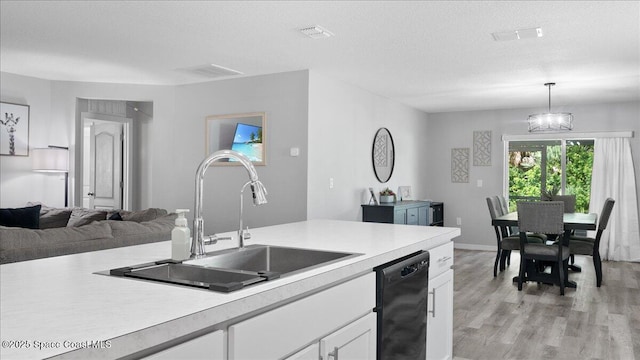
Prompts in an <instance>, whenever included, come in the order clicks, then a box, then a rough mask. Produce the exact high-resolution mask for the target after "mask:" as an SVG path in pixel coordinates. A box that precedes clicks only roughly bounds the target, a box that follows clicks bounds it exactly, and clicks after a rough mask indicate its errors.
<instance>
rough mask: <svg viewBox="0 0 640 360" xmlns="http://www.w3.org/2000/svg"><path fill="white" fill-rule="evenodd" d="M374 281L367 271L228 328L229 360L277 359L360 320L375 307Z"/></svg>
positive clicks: (374, 277)
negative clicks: (355, 320)
mask: <svg viewBox="0 0 640 360" xmlns="http://www.w3.org/2000/svg"><path fill="white" fill-rule="evenodd" d="M375 281H376V275H375V273H374V272H373V271H372V272H368V273H366V274H365V275H362V276H360V277H357V278H355V279H352V280H349V281H347V282H344V283H341V284H338V285H336V286H333V287H331V288H328V289H326V290H323V291H320V292H319V293H315V294H312V295H309V296H306V297H304V298H302V299H300V300H296V301H294V302H292V303H289V304H286V305H283V306H281V307H278V308H275V309H273V310H270V311H268V312H266V313H263V314H260V315H257V316H254V317H252V318H249V319H247V320H244V321H241V322H239V323H236V324H233V325H231V326H229V329H228V345H229V347H228V353H227V355H228V357H229V360H248V359H251V360H258V359H260V360H262V359H265V360H272V359H280V358H282V357H284V356H288V355H289V354H292V353H295V351H296V350H298V349H300V348H301V347H303V346H305V345H306V344H312V343H315V342H317V341H318V340H319V339H321V338H322V337H323V336H325V335H326V334H331V333H332V332H333V331H335V330H336V329H341V328H343V327H344V326H345V324H350V323H351V322H352V321H353V320H354V319H360V318H362V316H363V315H365V314H367V313H370V312H371V309H373V308H374V307H375V305H376V284H375ZM374 328H375V323H374ZM374 340H375V339H374ZM374 346H375V342H374ZM374 358H375V356H374ZM325 360H327V358H325Z"/></svg>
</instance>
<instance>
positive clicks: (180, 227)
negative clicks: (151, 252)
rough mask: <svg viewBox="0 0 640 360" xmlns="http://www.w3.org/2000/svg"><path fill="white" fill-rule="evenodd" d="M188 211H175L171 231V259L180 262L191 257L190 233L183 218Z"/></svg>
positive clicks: (185, 219)
mask: <svg viewBox="0 0 640 360" xmlns="http://www.w3.org/2000/svg"><path fill="white" fill-rule="evenodd" d="M188 212H189V209H177V210H176V213H177V214H178V218H177V219H176V222H175V224H176V226H175V227H174V228H173V230H171V259H173V260H176V261H180V260H185V259H188V258H189V257H190V256H191V231H189V227H188V226H187V218H186V217H184V216H185V214H186V213H188Z"/></svg>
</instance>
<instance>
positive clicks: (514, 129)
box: [426, 102, 640, 250]
mask: <svg viewBox="0 0 640 360" xmlns="http://www.w3.org/2000/svg"><path fill="white" fill-rule="evenodd" d="M539 111H540V109H510V110H492V111H469V112H451V113H440V114H429V128H428V132H427V133H426V135H427V140H428V141H427V150H428V153H429V154H434V155H436V154H437V156H433V157H431V158H430V159H429V173H428V176H427V182H428V183H429V184H430V186H431V190H432V191H433V192H434V193H436V194H438V200H441V201H443V202H444V209H445V211H444V213H445V214H444V217H445V226H456V218H457V217H460V218H461V220H462V226H461V229H462V235H461V236H460V237H458V238H456V239H455V242H456V246H459V247H460V246H462V247H468V248H475V249H491V250H493V249H495V246H496V245H495V241H496V240H495V233H494V231H493V229H492V228H491V226H490V217H489V211H488V209H487V204H486V200H485V198H486V197H488V196H493V195H498V194H502V193H503V185H502V179H503V167H504V163H503V153H504V147H503V142H502V140H501V137H502V135H503V134H509V135H515V134H527V124H526V118H527V116H528V115H529V114H532V113H536V112H539ZM563 111H568V112H571V113H573V115H574V130H573V131H574V132H589V131H592V132H595V131H624V130H633V131H634V132H635V134H634V135H635V136H634V138H632V139H630V142H631V147H632V152H633V157H634V158H635V159H636V161H635V164H634V165H635V172H636V188H637V192H638V193H639V194H640V187H639V183H638V179H639V178H640V161H638V160H637V159H640V134H639V133H638V130H640V102H624V103H611V104H594V105H579V106H571V107H569V106H565V107H564V108H563ZM474 130H491V131H492V149H491V151H492V159H491V160H492V161H491V166H473V162H472V159H473V157H472V156H473V131H474ZM458 147H462V148H465V147H466V148H469V149H470V156H471V159H470V168H469V170H470V172H469V174H470V176H469V183H452V182H451V175H450V174H451V149H452V148H458ZM477 180H483V187H481V188H479V187H477Z"/></svg>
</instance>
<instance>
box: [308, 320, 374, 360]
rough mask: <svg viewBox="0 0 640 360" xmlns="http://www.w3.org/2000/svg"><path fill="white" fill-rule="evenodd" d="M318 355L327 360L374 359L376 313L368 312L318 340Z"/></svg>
mask: <svg viewBox="0 0 640 360" xmlns="http://www.w3.org/2000/svg"><path fill="white" fill-rule="evenodd" d="M320 355H321V358H322V359H327V360H339V359H343V360H347V359H363V360H368V359H375V358H376V314H375V313H370V314H368V315H366V316H364V317H362V318H360V319H359V320H356V321H354V322H352V323H351V324H349V325H347V326H345V327H343V328H342V329H340V330H338V331H336V332H334V333H333V334H331V335H329V336H327V337H325V338H323V339H322V340H320Z"/></svg>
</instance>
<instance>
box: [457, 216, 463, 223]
mask: <svg viewBox="0 0 640 360" xmlns="http://www.w3.org/2000/svg"><path fill="white" fill-rule="evenodd" d="M456 225H462V218H459V217H457V218H456Z"/></svg>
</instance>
